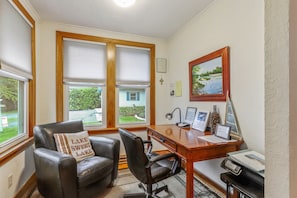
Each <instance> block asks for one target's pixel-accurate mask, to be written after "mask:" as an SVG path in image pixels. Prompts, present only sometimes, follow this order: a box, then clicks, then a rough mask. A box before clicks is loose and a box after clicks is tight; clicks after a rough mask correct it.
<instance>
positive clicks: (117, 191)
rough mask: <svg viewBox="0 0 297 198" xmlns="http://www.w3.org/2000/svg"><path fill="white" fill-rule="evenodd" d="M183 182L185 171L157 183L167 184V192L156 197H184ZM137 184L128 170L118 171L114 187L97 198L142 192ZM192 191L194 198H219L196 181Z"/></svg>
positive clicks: (120, 197) (110, 197) (120, 196)
mask: <svg viewBox="0 0 297 198" xmlns="http://www.w3.org/2000/svg"><path fill="white" fill-rule="evenodd" d="M185 180H186V174H185V171H181V172H180V173H179V174H177V175H175V176H173V177H170V178H168V179H166V180H163V181H162V182H159V183H158V184H156V185H159V186H162V185H165V184H167V185H168V190H169V192H168V193H167V192H165V191H163V192H160V193H159V194H158V196H159V197H161V198H183V197H186V189H185V186H186V182H185ZM138 183H139V182H138V180H137V179H136V178H135V177H134V176H133V175H132V174H131V172H130V171H129V169H123V170H120V171H119V175H118V178H117V180H116V181H115V183H114V187H112V188H108V189H106V190H105V191H104V192H103V193H102V195H100V196H99V197H98V198H122V197H123V194H125V193H137V192H143V190H142V189H141V188H139V187H138ZM194 191H195V192H194V197H195V198H196V197H197V198H198V197H199V198H200V197H201V198H220V196H219V195H217V194H216V193H215V192H214V191H212V190H211V189H210V188H208V187H207V186H205V185H204V184H202V183H201V182H200V181H198V180H197V179H194Z"/></svg>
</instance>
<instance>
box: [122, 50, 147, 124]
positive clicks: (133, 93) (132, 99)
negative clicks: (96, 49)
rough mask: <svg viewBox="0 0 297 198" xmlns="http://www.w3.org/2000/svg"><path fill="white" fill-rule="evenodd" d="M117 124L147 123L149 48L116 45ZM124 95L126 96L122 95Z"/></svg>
mask: <svg viewBox="0 0 297 198" xmlns="http://www.w3.org/2000/svg"><path fill="white" fill-rule="evenodd" d="M116 63H117V65H116V71H117V74H116V76H117V79H116V81H117V87H119V89H118V98H119V106H118V124H119V125H123V124H125V125H127V124H129V125H131V124H134V125H135V124H139V123H142V124H147V122H148V121H149V120H147V118H148V117H149V116H148V114H149V111H147V109H149V103H147V100H148V101H149V99H147V97H146V94H147V93H148V92H149V91H150V90H149V87H150V65H151V64H150V50H149V49H147V48H139V47H131V46H122V45H118V46H117V48H116ZM123 95H124V96H126V97H123Z"/></svg>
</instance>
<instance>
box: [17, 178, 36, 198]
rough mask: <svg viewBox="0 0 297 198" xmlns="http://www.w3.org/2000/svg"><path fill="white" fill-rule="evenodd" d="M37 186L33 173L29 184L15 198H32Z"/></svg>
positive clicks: (28, 181)
mask: <svg viewBox="0 0 297 198" xmlns="http://www.w3.org/2000/svg"><path fill="white" fill-rule="evenodd" d="M36 186H37V183H36V175H35V173H33V175H31V177H30V178H29V179H28V180H27V182H26V183H25V184H24V185H23V186H22V188H21V189H20V190H19V191H18V192H17V193H16V195H15V196H14V198H26V197H30V195H31V194H32V192H33V191H34V190H35V188H36Z"/></svg>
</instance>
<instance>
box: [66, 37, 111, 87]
mask: <svg viewBox="0 0 297 198" xmlns="http://www.w3.org/2000/svg"><path fill="white" fill-rule="evenodd" d="M63 54H64V82H71V81H73V82H78V81H81V82H83V83H85V82H86V81H89V82H91V83H99V84H101V83H103V82H105V78H106V46H105V45H104V44H101V43H95V42H83V41H77V40H64V53H63Z"/></svg>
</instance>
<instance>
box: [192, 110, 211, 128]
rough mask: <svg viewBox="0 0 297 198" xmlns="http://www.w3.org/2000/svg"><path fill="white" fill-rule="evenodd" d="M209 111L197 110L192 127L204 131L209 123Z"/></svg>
mask: <svg viewBox="0 0 297 198" xmlns="http://www.w3.org/2000/svg"><path fill="white" fill-rule="evenodd" d="M208 118H209V111H197V113H196V116H195V119H194V122H193V125H192V128H193V129H197V130H199V131H202V132H204V131H205V129H206V126H207V124H208Z"/></svg>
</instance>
